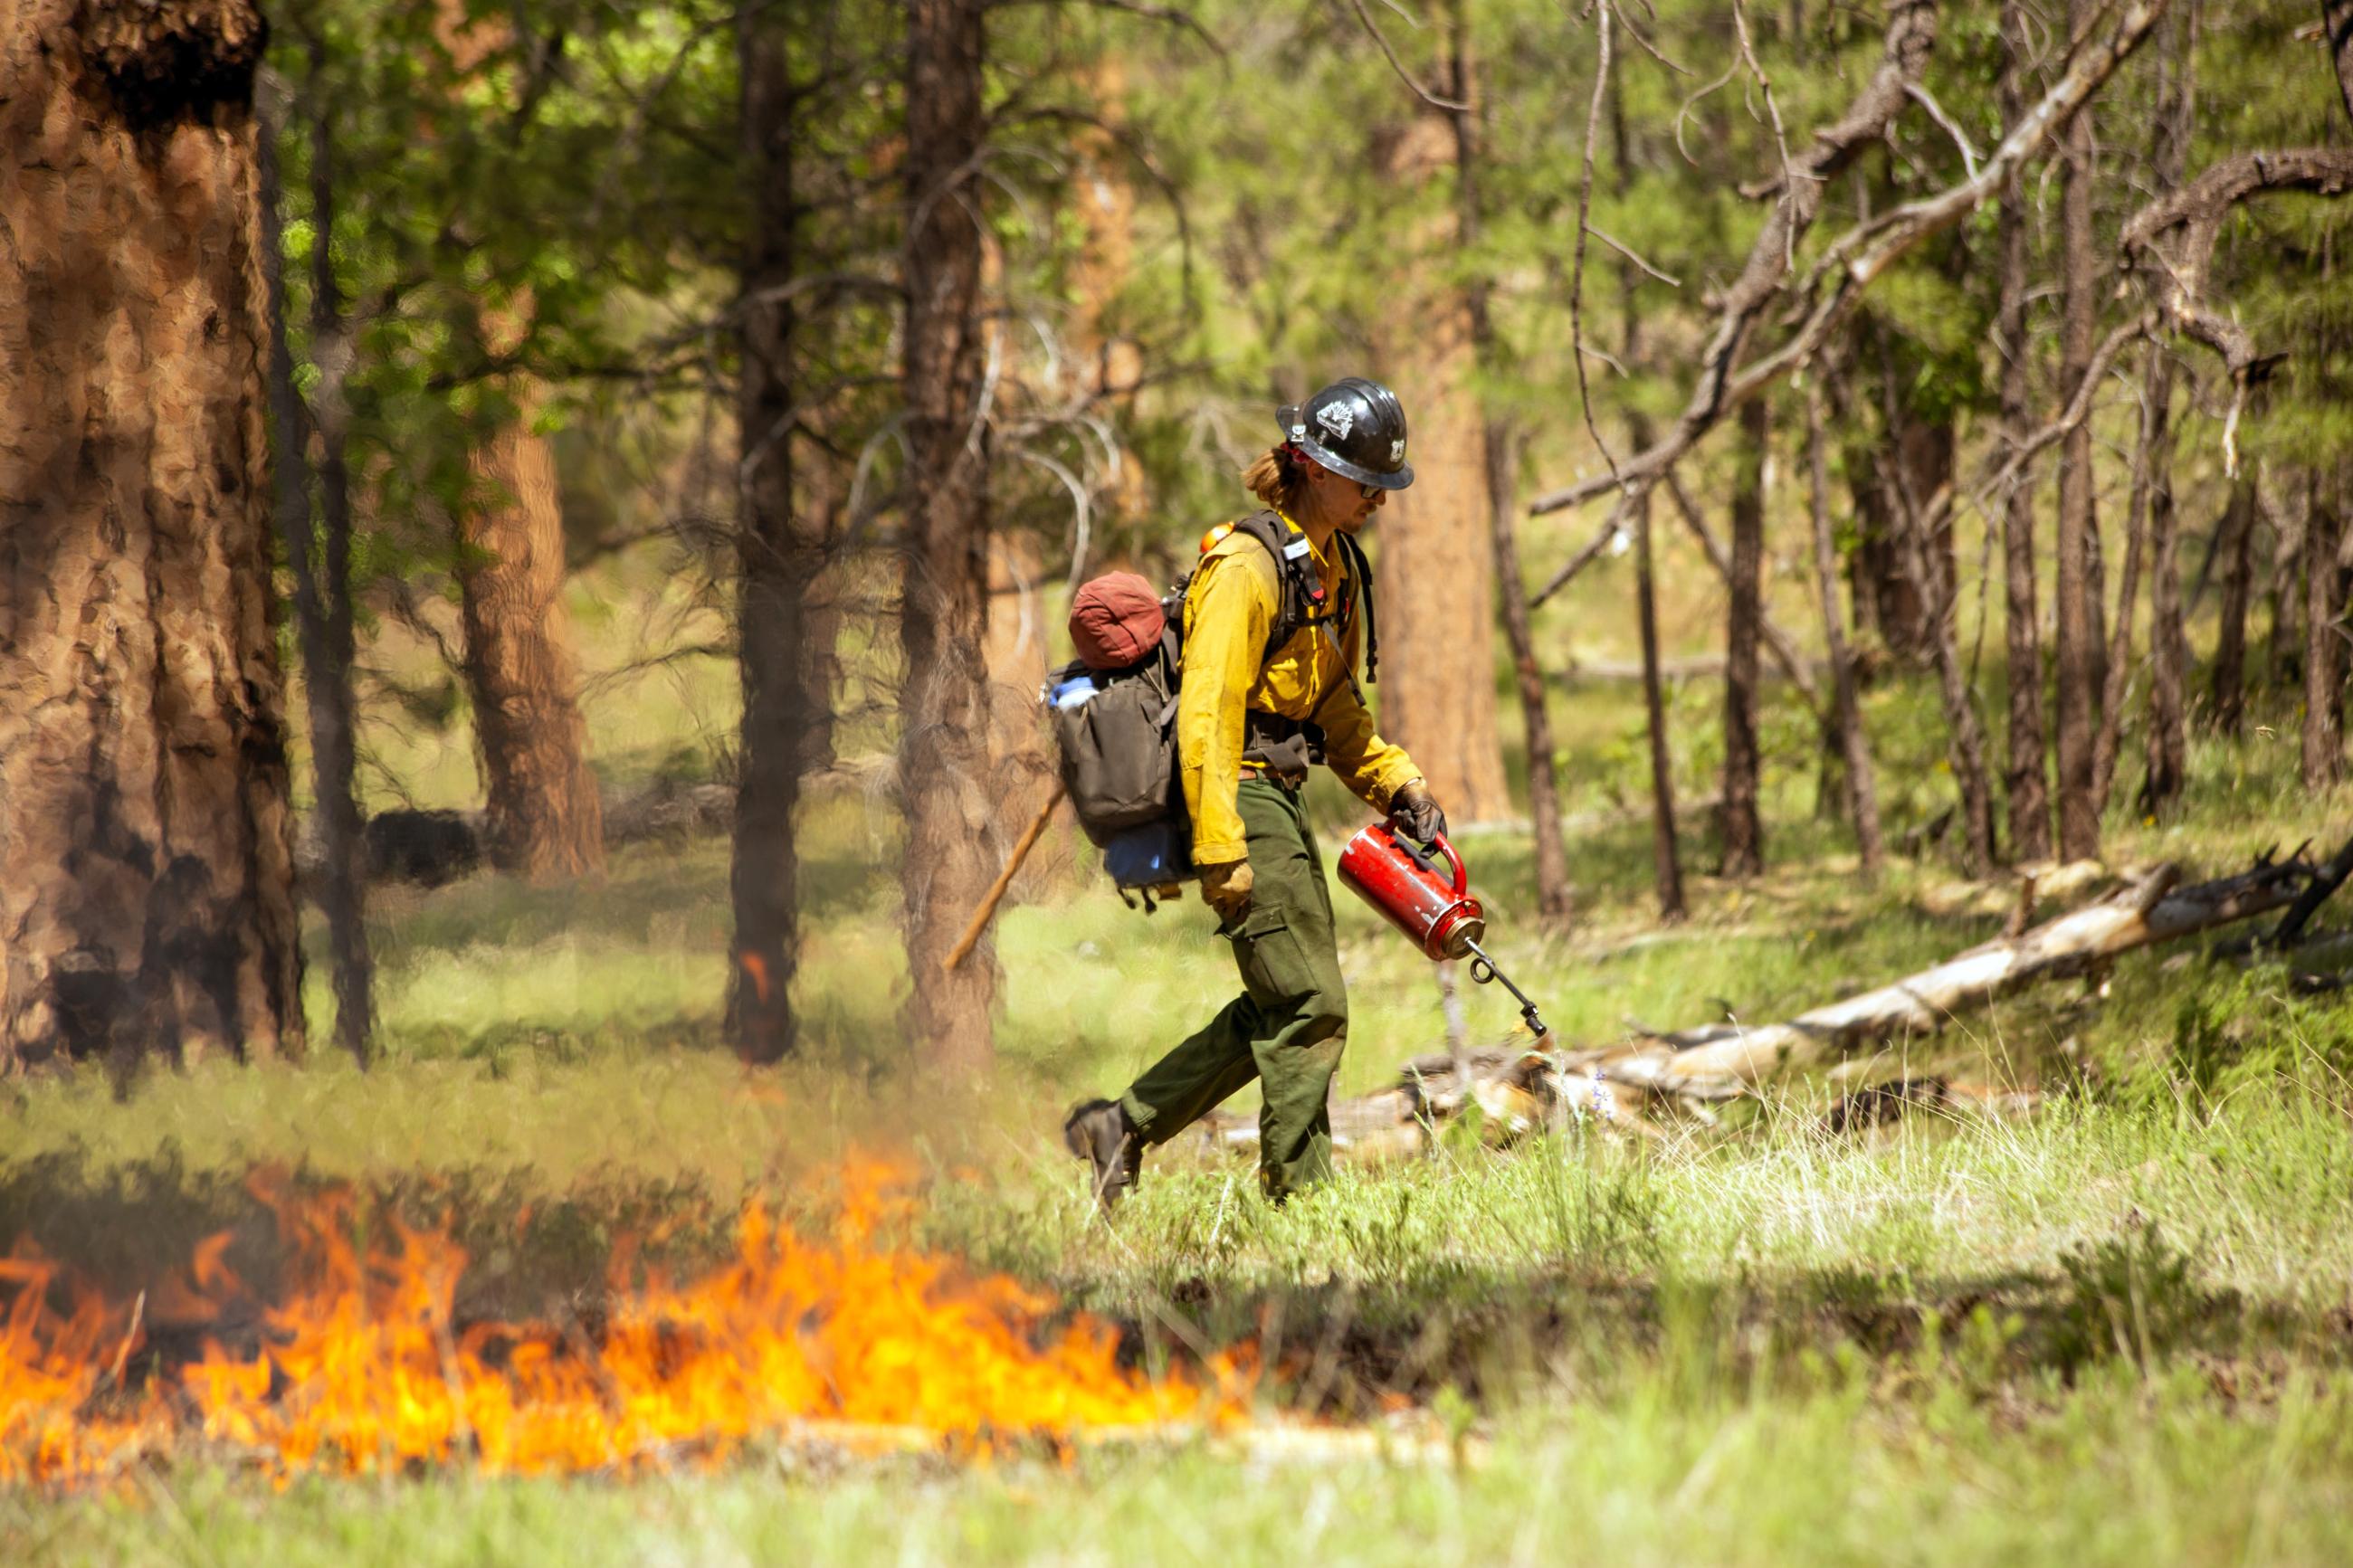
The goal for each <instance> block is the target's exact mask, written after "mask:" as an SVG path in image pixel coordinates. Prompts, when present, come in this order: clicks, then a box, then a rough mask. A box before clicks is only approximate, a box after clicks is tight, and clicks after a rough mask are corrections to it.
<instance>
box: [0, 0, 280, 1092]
mask: <svg viewBox="0 0 2353 1568" xmlns="http://www.w3.org/2000/svg"><path fill="white" fill-rule="evenodd" d="M263 37H264V28H263V24H262V19H261V16H260V15H259V12H258V11H257V10H256V9H255V8H254V7H253V6H252V5H249V4H242V3H238V0H212V3H208V4H199V3H195V0H180V3H169V4H160V5H151V6H145V7H139V8H133V7H129V6H113V5H103V6H101V5H86V4H85V5H76V4H72V3H69V0H29V3H27V4H25V5H19V6H18V7H16V9H15V10H14V11H13V12H11V13H10V14H8V16H6V18H5V20H0V81H5V82H7V83H8V87H7V89H6V91H5V98H0V188H5V189H6V190H7V191H8V192H9V193H10V194H9V195H8V198H7V204H8V205H7V214H8V216H7V227H8V231H9V234H10V243H11V246H12V251H11V255H10V259H9V264H8V265H7V266H5V267H0V802H5V813H6V820H5V833H0V1072H6V1071H9V1070H12V1069H16V1068H23V1067H26V1066H30V1065H34V1064H38V1063H42V1062H61V1061H64V1060H66V1059H68V1058H80V1057H86V1056H90V1055H92V1054H100V1055H103V1056H106V1057H108V1058H111V1059H112V1060H114V1061H115V1062H117V1063H118V1064H120V1065H122V1066H125V1067H127V1066H128V1065H130V1064H132V1063H133V1062H135V1061H136V1060H138V1059H139V1058H141V1056H142V1054H143V1053H147V1052H151V1051H153V1052H160V1053H163V1054H165V1055H167V1056H169V1057H171V1058H174V1059H175V1060H178V1061H183V1062H186V1061H193V1060H195V1059H196V1058H199V1057H202V1056H205V1055H206V1054H209V1053H211V1052H213V1051H216V1050H229V1051H233V1052H235V1053H236V1054H237V1056H239V1057H240V1058H246V1059H254V1058H266V1057H270V1056H276V1055H288V1056H294V1055H299V1054H301V1048H302V1043H303V1032H302V1015H301V984H300V982H301V946H300V942H299V940H298V936H299V932H298V928H297V921H296V914H295V901H294V875H293V856H292V846H291V837H290V830H289V818H290V813H289V809H288V804H287V767H286V757H285V750H284V736H283V729H282V719H281V712H282V708H283V692H282V688H281V684H280V674H279V668H278V661H277V648H276V644H275V642H274V640H273V639H272V637H271V635H270V629H269V612H270V603H269V567H270V543H269V540H270V521H271V520H270V480H269V442H268V435H267V427H266V418H265V408H266V404H265V395H264V391H263V386H262V366H263V363H264V360H265V353H266V351H265V344H264V341H263V339H264V334H265V333H266V332H267V331H268V330H269V327H268V321H267V318H266V315H265V311H266V310H267V303H266V300H265V299H264V295H263V290H262V288H261V282H260V278H259V259H258V258H257V255H256V249H257V245H258V233H257V231H258V226H259V218H258V214H257V211H256V207H257V203H256V199H255V198H256V184H257V179H256V169H255V163H254V129H255V128H254V119H253V112H252V106H253V84H254V74H255V70H256V68H257V67H258V66H259V62H260V58H261V48H262V41H263Z"/></svg>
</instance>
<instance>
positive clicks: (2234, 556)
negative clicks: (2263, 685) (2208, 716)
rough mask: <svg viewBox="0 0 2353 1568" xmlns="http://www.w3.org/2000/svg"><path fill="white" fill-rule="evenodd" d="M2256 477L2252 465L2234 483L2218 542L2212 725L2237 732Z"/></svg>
mask: <svg viewBox="0 0 2353 1568" xmlns="http://www.w3.org/2000/svg"><path fill="white" fill-rule="evenodd" d="M2256 483H2257V481H2256V479H2255V472H2254V468H2253V465H2252V464H2250V465H2248V466H2246V467H2243V468H2241V469H2240V470H2239V477H2238V479H2236V480H2235V481H2233V482H2232V486H2231V504H2230V508H2229V510H2226V511H2225V512H2224V513H2223V514H2222V526H2221V531H2220V533H2219V535H2218V536H2217V538H2216V539H2215V542H2214V550H2215V552H2216V553H2218V554H2220V555H2221V558H2222V611H2221V631H2220V632H2219V633H2218V634H2216V637H2215V639H2214V674H2213V701H2212V706H2213V710H2214V720H2213V722H2214V729H2215V731H2217V732H2218V733H2220V734H2224V735H2236V734H2237V733H2239V731H2241V730H2242V728H2243V727H2244V726H2245V723H2246V716H2247V715H2246V699H2247V596H2248V592H2249V589H2250V585H2251V584H2250V578H2251V577H2252V575H2253V573H2252V570H2251V567H2252V563H2253V550H2254V539H2255V511H2256V500H2257V496H2256Z"/></svg>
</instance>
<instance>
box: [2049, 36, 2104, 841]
mask: <svg viewBox="0 0 2353 1568" xmlns="http://www.w3.org/2000/svg"><path fill="white" fill-rule="evenodd" d="M2067 9H2068V24H2069V26H2070V28H2071V30H2073V31H2074V32H2075V33H2078V34H2080V33H2082V32H2084V31H2085V30H2087V29H2088V28H2090V26H2092V23H2093V20H2094V13H2095V12H2096V11H2097V10H2098V5H2097V3H2096V0H2068V8H2067ZM2063 157H2064V163H2063V168H2062V171H2061V175H2060V200H2059V212H2060V217H2059V224H2060V238H2061V245H2060V250H2061V257H2062V282H2063V291H2064V295H2065V301H2064V306H2063V321H2062V325H2061V329H2060V350H2059V352H2060V367H2059V384H2060V386H2061V387H2062V388H2063V391H2064V392H2065V395H2066V396H2067V398H2068V399H2069V400H2070V401H2073V398H2074V397H2075V395H2076V393H2077V390H2078V389H2079V388H2080V387H2081V386H2082V385H2083V384H2084V376H2085V375H2087V374H2089V373H2090V371H2091V368H2092V353H2093V346H2094V345H2093V342H2092V338H2093V332H2094V326H2095V324H2096V316H2097V312H2098V309H2099V301H2098V300H2097V298H2096V294H2095V290H2096V289H2097V288H2098V279H2097V272H2098V260H2097V258H2096V257H2095V256H2094V251H2093V246H2092V185H2093V181H2094V177H2095V174H2096V171H2095V170H2094V167H2093V161H2092V157H2093V150H2092V116H2091V110H2090V106H2088V105H2086V106H2085V107H2084V109H2082V110H2078V111H2077V112H2076V114H2075V117H2074V119H2073V121H2070V122H2069V123H2068V126H2067V133H2066V137H2065V140H2064V143H2063ZM2093 485H2094V474H2093V471H2092V422H2091V421H2090V420H2088V419H2086V420H2084V421H2081V422H2080V423H2078V424H2077V425H2076V426H2075V427H2074V429H2073V430H2072V431H2070V432H2068V434H2067V437H2066V439H2065V441H2064V443H2063V446H2062V447H2061V449H2060V457H2059V571H2058V577H2059V583H2058V612H2059V625H2058V636H2057V643H2058V659H2057V665H2058V669H2057V675H2058V691H2057V702H2056V707H2057V720H2058V722H2057V725H2056V729H2057V731H2058V733H2057V740H2058V751H2059V855H2060V858H2062V859H2064V860H2089V859H2094V858H2097V857H2098V855H2099V853H2100V811H2099V803H2098V799H2097V791H2096V790H2095V788H2094V784H2095V780H2094V773H2093V752H2094V747H2095V745H2096V730H2097V726H2098V723H2099V713H2098V708H2099V700H2100V686H2101V670H2100V666H2101V656H2102V654H2103V652H2104V651H2105V650H2104V649H2103V648H2102V647H2101V645H2100V625H2099V616H2098V615H2097V605H2098V603H2099V586H2098V582H2097V578H2096V575H2095V574H2096V571H2097V567H2096V564H2095V563H2096V561H2097V558H2098V550H2099V544H2098V532H2099V519H2098V516H2097V514H2096V512H2095V510H2094V499H2093V497H2094V492H2093Z"/></svg>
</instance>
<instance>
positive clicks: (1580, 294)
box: [1568, 0, 1622, 478]
mask: <svg viewBox="0 0 2353 1568" xmlns="http://www.w3.org/2000/svg"><path fill="white" fill-rule="evenodd" d="M1595 10H1596V11H1597V12H1598V13H1599V14H1598V16H1596V17H1595V21H1594V33H1595V37H1597V38H1598V39H1599V45H1598V47H1597V53H1596V58H1595V61H1594V66H1593V96H1592V98H1591V99H1590V100H1588V101H1587V103H1586V106H1585V147H1584V149H1583V153H1582V155H1581V157H1580V160H1579V164H1578V169H1577V247H1576V252H1575V255H1574V257H1573V258H1572V259H1571V261H1570V262H1569V272H1568V350H1569V353H1568V357H1569V358H1570V359H1571V360H1572V361H1573V362H1575V363H1576V365H1577V407H1578V408H1579V409H1580V410H1581V411H1582V412H1583V413H1584V415H1585V433H1586V434H1587V435H1588V436H1590V437H1593V445H1594V447H1595V448H1596V449H1597V450H1598V451H1599V452H1600V454H1601V460H1602V461H1603V462H1604V463H1607V464H1608V465H1609V472H1610V474H1611V476H1612V477H1613V478H1614V477H1615V476H1616V475H1617V472H1618V457H1617V454H1616V453H1614V452H1612V451H1610V449H1609V442H1607V441H1605V440H1603V439H1602V438H1601V426H1600V425H1599V422H1597V421H1596V420H1595V419H1594V417H1593V387H1592V384H1591V383H1590V382H1589V381H1588V379H1587V378H1586V374H1585V237H1586V235H1587V234H1588V233H1590V232H1591V230H1590V229H1589V228H1588V226H1587V224H1586V219H1587V218H1588V217H1590V216H1592V213H1593V142H1594V139H1595V138H1596V137H1598V136H1599V135H1600V134H1601V100H1602V98H1603V97H1604V95H1606V94H1607V93H1608V92H1609V15H1610V5H1609V0H1596V4H1595ZM1621 374H1622V373H1621Z"/></svg>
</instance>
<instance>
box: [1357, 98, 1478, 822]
mask: <svg viewBox="0 0 2353 1568" xmlns="http://www.w3.org/2000/svg"><path fill="white" fill-rule="evenodd" d="M1457 118H1459V117H1458V116H1454V115H1443V116H1441V115H1438V114H1423V115H1419V116H1417V117H1416V118H1415V119H1414V120H1413V121H1411V122H1410V123H1409V124H1408V125H1407V126H1406V127H1405V128H1404V130H1403V131H1402V132H1401V133H1399V134H1398V135H1397V136H1395V137H1394V139H1393V140H1392V141H1391V142H1390V143H1389V145H1388V147H1387V149H1386V150H1385V153H1384V155H1383V157H1382V159H1381V163H1382V167H1383V171H1384V174H1385V176H1386V178H1387V180H1388V183H1389V184H1391V185H1392V186H1394V187H1396V188H1398V189H1399V190H1401V191H1418V190H1423V189H1426V188H1428V187H1430V185H1432V184H1436V183H1438V182H1439V181H1440V180H1442V179H1445V178H1448V177H1452V178H1454V179H1456V180H1458V181H1459V180H1460V178H1461V169H1460V138H1459V136H1458V135H1456V134H1455V133H1453V129H1452V122H1453V121H1454V120H1456V119H1457ZM1461 237H1462V225H1461V214H1460V211H1459V209H1458V211H1457V212H1456V213H1454V214H1452V215H1450V216H1448V217H1447V218H1446V219H1444V220H1441V221H1440V222H1438V223H1434V224H1432V225H1431V226H1429V227H1428V228H1426V229H1424V230H1423V231H1422V232H1421V233H1420V234H1419V236H1418V238H1419V241H1420V245H1421V247H1423V248H1424V249H1425V250H1426V252H1427V254H1428V255H1429V256H1430V258H1432V259H1433V263H1434V262H1435V259H1436V258H1442V257H1445V256H1448V255H1451V254H1452V253H1453V252H1454V251H1456V250H1457V249H1459V247H1460V246H1461ZM1430 274H1431V276H1432V277H1433V278H1435V279H1439V280H1438V281H1437V282H1435V283H1434V284H1433V286H1432V288H1431V289H1430V292H1428V293H1427V294H1425V295H1424V296H1423V297H1422V298H1420V299H1419V300H1417V301H1415V302H1414V303H1413V304H1412V305H1410V306H1409V307H1406V308H1400V309H1398V310H1391V311H1388V312H1386V313H1385V318H1384V319H1385V321H1387V322H1388V324H1389V325H1390V326H1391V327H1393V328H1394V329H1396V331H1395V332H1394V333H1392V332H1390V331H1384V332H1383V333H1382V334H1381V342H1380V350H1381V357H1382V361H1383V363H1384V366H1385V372H1386V374H1387V377H1388V380H1389V382H1390V383H1391V384H1394V385H1398V386H1402V387H1406V388H1408V389H1409V395H1410V397H1411V400H1412V401H1411V405H1410V417H1411V422H1412V430H1413V468H1414V483H1413V488H1412V489H1404V490H1398V491H1395V492H1393V493H1392V494H1391V495H1390V497H1389V500H1388V505H1387V507H1386V508H1384V510H1383V515H1382V517H1381V520H1380V525H1379V528H1378V530H1377V538H1378V541H1379V550H1380V561H1379V563H1378V564H1379V572H1380V581H1381V585H1382V586H1383V587H1384V588H1386V589H1387V590H1388V591H1387V592H1386V593H1384V594H1382V595H1381V598H1380V629H1381V668H1380V684H1379V686H1378V688H1377V693H1378V696H1379V700H1380V724H1381V733H1382V734H1383V735H1384V736H1385V737H1387V738H1388V739H1389V740H1391V741H1394V742H1397V743H1398V745H1400V746H1403V747H1404V748H1405V749H1406V750H1407V751H1408V752H1411V753H1412V755H1413V759H1414V762H1415V763H1416V764H1417V765H1418V766H1419V767H1420V769H1421V770H1422V773H1423V774H1424V775H1425V777H1426V778H1427V780H1428V782H1429V784H1430V794H1431V795H1435V796H1436V797H1437V798H1438V799H1439V800H1440V802H1441V803H1443V804H1444V805H1445V807H1446V814H1447V816H1449V817H1450V818H1451V819H1452V820H1453V821H1456V822H1463V823H1469V822H1493V821H1498V820H1501V819H1503V818H1504V817H1507V816H1510V815H1511V793H1510V791H1509V789H1508V788H1507V787H1506V786H1505V784H1504V754H1503V746H1502V742H1500V741H1498V740H1497V739H1496V734H1495V634H1494V624H1495V584H1494V578H1493V574H1492V571H1491V564H1490V563H1491V561H1492V559H1493V548H1492V545H1493V542H1492V537H1490V529H1491V526H1492V521H1493V504H1492V501H1491V499H1490V497H1489V495H1488V493H1487V460H1486V456H1487V455H1486V420H1485V418H1484V416H1482V413H1481V411H1480V407H1479V398H1478V394H1477V393H1476V392H1475V391H1474V390H1473V388H1472V377H1473V376H1474V375H1475V374H1476V373H1477V370H1478V354H1477V352H1476V348H1475V345H1474V342H1473V334H1472V320H1471V304H1470V301H1469V300H1468V299H1467V298H1466V297H1465V294H1464V291H1463V289H1462V288H1461V285H1460V284H1457V283H1455V282H1453V281H1451V279H1449V278H1448V277H1447V275H1446V272H1445V269H1444V268H1442V267H1438V266H1436V265H1433V266H1432V267H1431V268H1430Z"/></svg>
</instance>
